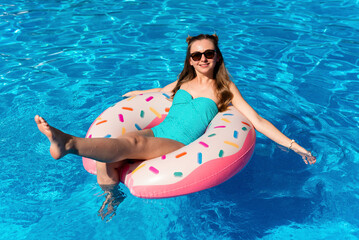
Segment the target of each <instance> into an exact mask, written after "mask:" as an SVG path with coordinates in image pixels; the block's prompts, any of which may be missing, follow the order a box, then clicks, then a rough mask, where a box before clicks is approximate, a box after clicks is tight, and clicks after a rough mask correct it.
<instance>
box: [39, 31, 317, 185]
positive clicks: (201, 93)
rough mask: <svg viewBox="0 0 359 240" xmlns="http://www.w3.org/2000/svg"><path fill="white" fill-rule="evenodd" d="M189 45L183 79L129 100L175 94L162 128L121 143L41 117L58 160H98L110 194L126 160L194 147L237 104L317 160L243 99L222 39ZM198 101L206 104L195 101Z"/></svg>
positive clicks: (275, 136)
mask: <svg viewBox="0 0 359 240" xmlns="http://www.w3.org/2000/svg"><path fill="white" fill-rule="evenodd" d="M187 43H188V48H187V55H186V60H185V64H184V69H183V71H182V72H181V74H180V75H179V78H178V80H177V81H175V82H173V83H171V84H169V85H167V86H165V87H164V88H156V89H150V90H145V91H133V92H129V93H127V94H125V95H124V96H126V97H129V96H133V95H137V94H140V93H144V92H159V91H163V92H171V91H172V93H173V96H174V98H173V104H172V107H171V110H170V112H169V113H168V116H167V117H166V119H165V120H164V121H163V122H162V123H161V124H160V125H158V126H156V127H154V128H152V129H147V130H141V131H137V132H131V133H127V134H125V135H123V136H121V137H119V138H117V139H109V138H97V139H96V138H95V139H94V138H91V139H89V138H78V137H75V136H72V135H69V134H66V133H63V132H61V131H60V130H58V129H56V128H54V127H51V126H50V125H49V124H48V123H47V122H46V121H45V120H44V119H43V118H42V117H40V116H35V122H36V123H37V125H38V128H39V130H40V131H41V132H42V133H43V134H45V135H46V136H47V137H48V139H49V140H50V143H51V146H50V153H51V155H52V157H53V158H55V159H59V158H61V157H63V156H65V155H66V154H68V153H71V154H76V155H79V156H83V157H88V158H92V159H95V160H97V181H98V184H99V185H100V186H102V188H103V189H104V190H105V191H107V190H108V187H109V186H111V187H110V188H111V189H112V187H113V186H116V185H117V184H118V183H119V174H118V170H117V169H118V168H119V167H121V165H122V161H123V160H126V159H141V160H143V159H151V158H155V157H158V156H162V155H164V154H167V153H169V152H172V151H175V150H177V149H179V148H181V147H183V146H185V145H187V144H189V143H190V142H192V141H194V140H195V139H197V138H198V137H200V136H201V135H202V134H203V133H204V131H205V129H206V127H207V125H208V124H209V122H210V121H211V120H212V119H213V117H214V116H215V115H216V114H217V112H218V111H224V110H225V109H226V108H227V107H228V104H230V103H232V104H233V106H234V107H235V108H237V109H238V110H239V111H240V112H241V113H242V114H243V115H245V116H246V117H247V118H248V119H249V120H250V121H251V122H252V124H253V126H254V127H255V129H256V130H257V131H259V132H261V133H263V134H264V135H266V136H267V137H268V138H270V139H272V140H273V141H274V142H276V143H278V144H280V145H282V146H284V147H287V148H289V149H291V150H293V151H295V152H296V153H298V154H299V155H300V156H301V157H302V159H303V160H304V162H305V163H306V164H308V163H309V164H313V163H315V162H316V158H315V157H314V156H312V155H311V153H310V152H309V151H307V150H305V149H304V148H303V147H301V146H299V145H298V144H297V143H296V142H295V141H294V140H291V139H289V138H288V137H286V136H285V135H284V134H283V133H281V132H280V131H279V130H278V129H277V128H276V127H274V126H273V125H272V124H271V123H270V122H269V121H267V120H265V119H264V118H262V117H261V116H259V115H258V114H257V113H256V111H254V110H253V108H252V107H251V106H250V105H249V104H248V103H247V102H246V101H245V100H244V99H243V97H242V95H241V93H240V92H239V90H238V88H237V87H236V86H235V84H234V83H233V82H231V80H230V78H229V74H228V72H227V69H226V67H225V66H224V60H223V57H222V54H221V51H220V50H219V48H218V37H217V36H216V35H204V34H201V35H198V36H195V37H188V38H187ZM189 97H190V99H191V100H193V101H187V102H186V103H185V104H184V103H183V101H182V100H183V99H186V98H187V99H188V98H189ZM197 98H201V99H202V101H195V100H196V99H197ZM199 102H201V104H199ZM184 112H185V113H186V114H183V113H184ZM188 116H192V117H188ZM159 146H160V147H159Z"/></svg>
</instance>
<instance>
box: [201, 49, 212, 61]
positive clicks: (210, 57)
mask: <svg viewBox="0 0 359 240" xmlns="http://www.w3.org/2000/svg"><path fill="white" fill-rule="evenodd" d="M214 53H215V51H213V50H208V51H205V52H204V56H205V57H206V58H208V59H212V58H214ZM201 57H202V56H201Z"/></svg>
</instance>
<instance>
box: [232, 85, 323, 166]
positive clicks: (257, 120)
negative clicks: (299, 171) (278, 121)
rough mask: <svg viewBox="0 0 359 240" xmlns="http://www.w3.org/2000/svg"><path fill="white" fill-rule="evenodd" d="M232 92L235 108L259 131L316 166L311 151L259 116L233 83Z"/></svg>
mask: <svg viewBox="0 0 359 240" xmlns="http://www.w3.org/2000/svg"><path fill="white" fill-rule="evenodd" d="M230 90H231V92H232V93H233V99H232V104H233V106H234V107H235V108H237V109H238V110H239V111H240V112H241V113H243V114H244V115H245V116H246V117H247V118H248V119H249V121H251V123H252V124H253V126H254V128H255V129H256V130H257V131H259V132H260V133H262V134H264V135H265V136H267V137H268V138H270V139H271V140H273V141H274V142H276V143H278V144H279V145H282V146H284V147H287V148H289V149H292V150H293V151H295V152H296V153H298V154H299V155H301V156H302V158H303V160H304V162H305V163H306V164H308V163H309V164H314V163H315V162H316V158H315V157H314V156H312V154H311V153H310V152H309V151H307V150H306V149H304V148H303V147H301V146H300V145H299V144H298V143H296V142H293V141H292V140H291V139H289V138H288V137H287V136H285V135H284V134H283V133H282V132H281V131H279V130H278V129H277V128H276V127H275V126H274V125H273V124H272V123H270V122H269V121H268V120H266V119H264V118H262V117H261V116H259V115H258V113H257V112H256V111H255V110H254V109H253V108H252V107H251V106H250V105H249V104H248V103H247V102H246V101H245V100H244V99H243V97H242V95H241V93H240V92H239V90H238V88H237V87H236V85H235V84H234V83H231V85H230Z"/></svg>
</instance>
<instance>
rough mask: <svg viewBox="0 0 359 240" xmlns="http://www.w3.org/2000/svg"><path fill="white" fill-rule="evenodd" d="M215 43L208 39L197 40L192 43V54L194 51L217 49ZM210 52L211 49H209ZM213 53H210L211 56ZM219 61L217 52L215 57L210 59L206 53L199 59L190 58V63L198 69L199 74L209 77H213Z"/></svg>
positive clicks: (201, 51)
mask: <svg viewBox="0 0 359 240" xmlns="http://www.w3.org/2000/svg"><path fill="white" fill-rule="evenodd" d="M215 49H216V48H215V46H214V44H213V43H212V42H211V41H210V40H208V39H203V40H197V41H195V42H193V43H192V46H191V49H190V55H192V54H193V53H196V52H197V53H204V52H206V51H208V50H215ZM209 53H210V51H209ZM210 55H211V54H208V56H210ZM217 62H218V57H217V53H214V57H213V58H212V59H210V57H208V58H207V57H206V56H205V54H202V55H201V58H200V59H199V60H194V59H193V58H192V57H190V59H189V63H190V64H191V65H192V66H193V67H194V69H195V70H196V73H197V75H198V74H202V75H205V76H207V77H209V78H213V71H214V68H215V66H216V63H217Z"/></svg>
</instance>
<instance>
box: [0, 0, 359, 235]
mask: <svg viewBox="0 0 359 240" xmlns="http://www.w3.org/2000/svg"><path fill="white" fill-rule="evenodd" d="M358 16H359V1H358V0H344V1H334V0H327V1H314V0H313V1H299V0H296V1H285V0H275V1H269V0H259V1H234V0H232V1H231V0H230V1H228V0H220V1H198V0H191V1H171V0H168V1H162V0H154V1H135V0H133V1H110V0H96V1H95V0H88V1H83V0H71V1H55V0H48V1H38V0H34V1H25V0H20V1H10V0H1V1H0V32H1V35H0V62H1V64H0V93H1V94H0V113H1V119H0V129H1V133H0V143H1V144H0V158H1V162H2V164H1V165H0V170H1V172H0V181H1V185H0V203H1V204H0V229H1V230H0V232H1V234H0V239H96V240H98V239H216V240H217V239H359V218H358V213H359V191H358V189H359V154H358V152H359V148H358V136H359V104H358V99H359V84H358V82H359V40H358V39H359V17H358ZM214 32H216V33H217V34H218V36H219V39H220V48H221V50H222V53H223V55H224V59H225V62H226V65H227V67H228V69H229V71H230V73H231V75H232V77H233V81H234V82H235V83H236V84H237V86H238V87H239V89H240V91H241V93H242V95H243V96H244V98H245V99H246V100H247V101H248V102H249V103H250V104H251V106H252V107H253V108H255V110H257V111H258V113H259V114H260V115H261V116H263V117H264V118H266V119H268V120H270V121H271V122H272V123H273V124H274V125H275V126H277V127H278V129H280V130H281V131H283V132H284V133H285V134H286V135H287V136H288V137H289V138H293V139H296V141H297V142H299V143H300V144H301V145H302V146H304V147H306V148H308V149H309V150H311V151H312V152H313V153H314V154H315V155H316V156H317V157H318V158H317V159H318V160H317V163H316V164H315V165H314V166H307V165H305V164H304V163H303V161H302V160H301V158H300V157H299V156H298V155H296V154H295V153H293V152H286V151H283V150H281V149H280V148H279V147H278V146H277V145H276V144H275V143H273V142H272V141H270V140H269V139H267V138H266V137H265V136H263V135H262V134H257V144H256V150H255V153H254V155H253V157H252V160H251V161H250V162H249V164H248V165H247V167H246V168H245V169H244V170H243V171H242V172H240V173H239V174H237V175H236V176H235V177H233V178H232V179H230V180H229V181H227V182H225V183H223V184H221V185H219V186H217V187H214V188H212V189H209V190H205V191H202V192H198V193H194V194H191V195H187V196H182V197H177V198H169V199H160V200H147V199H139V198H136V197H133V196H131V195H130V194H129V192H128V190H127V189H124V191H125V192H126V193H127V198H126V199H125V201H124V202H123V203H122V204H121V205H120V206H119V207H118V209H117V215H116V216H115V217H114V218H113V219H112V220H111V221H109V222H106V221H102V220H101V218H100V217H98V216H97V210H98V209H99V208H100V206H101V204H102V202H103V201H104V196H103V195H102V191H101V189H100V188H99V186H98V185H97V183H96V177H95V176H93V175H90V174H88V173H87V172H86V171H85V170H84V169H83V167H82V161H81V158H80V157H76V156H66V157H65V158H63V159H61V160H59V161H56V160H53V159H52V158H51V156H50V154H49V152H48V148H49V144H48V141H47V140H46V138H45V137H43V136H42V135H41V134H40V133H39V132H38V131H37V128H36V126H35V124H34V121H33V117H34V116H35V115H36V114H40V115H42V116H44V117H45V118H46V119H47V120H48V121H49V122H50V123H51V124H53V125H54V126H55V127H58V128H60V129H62V130H65V131H66V132H69V133H72V134H74V135H77V136H85V134H86V131H87V129H88V128H89V126H90V124H91V123H92V121H93V120H94V119H95V118H96V117H97V116H98V115H99V114H100V113H101V112H102V111H103V110H104V109H106V108H108V107H109V106H111V105H112V104H114V103H115V102H117V101H120V100H121V99H122V97H121V96H122V94H124V93H126V92H128V91H132V90H136V89H149V88H155V87H161V86H165V85H166V84H168V83H170V82H172V81H174V80H176V77H177V75H178V74H179V73H180V71H181V69H182V67H183V61H184V58H185V50H186V42H185V39H186V37H187V36H188V34H189V35H197V34H200V33H210V34H212V33H214Z"/></svg>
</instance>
